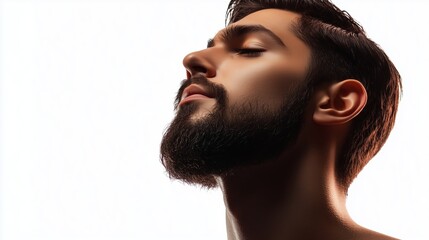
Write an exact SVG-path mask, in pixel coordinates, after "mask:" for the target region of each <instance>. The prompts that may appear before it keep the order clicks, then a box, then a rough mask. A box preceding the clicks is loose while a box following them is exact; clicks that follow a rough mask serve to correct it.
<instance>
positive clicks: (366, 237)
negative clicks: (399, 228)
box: [356, 228, 398, 240]
mask: <svg viewBox="0 0 429 240" xmlns="http://www.w3.org/2000/svg"><path fill="white" fill-rule="evenodd" d="M361 239H362V240H398V238H394V237H391V236H388V235H385V234H382V233H379V232H376V231H373V230H370V229H366V228H363V229H361V230H360V231H359V233H358V234H357V238H356V240H361Z"/></svg>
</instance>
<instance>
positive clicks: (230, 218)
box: [183, 9, 394, 240]
mask: <svg viewBox="0 0 429 240" xmlns="http://www.w3.org/2000/svg"><path fill="white" fill-rule="evenodd" d="M299 17H300V15H298V14H295V13H292V12H289V11H284V10H278V9H265V10H261V11H257V12H254V13H252V14H249V15H248V16H246V17H244V18H243V19H241V20H240V21H238V22H236V23H234V24H233V25H261V26H263V27H264V28H266V29H268V30H270V31H271V32H272V33H274V34H275V35H276V36H277V37H278V38H279V39H280V40H281V41H282V42H283V43H284V45H285V46H282V44H280V43H279V42H277V41H276V40H275V39H273V38H272V37H270V36H268V35H267V34H266V33H263V32H254V33H250V34H246V35H244V36H239V38H236V39H232V40H231V39H230V40H229V42H226V41H225V40H223V39H221V38H220V35H221V34H222V31H220V32H219V33H218V34H217V35H216V36H215V38H214V41H213V42H212V44H211V45H210V46H209V47H208V48H207V49H204V50H201V51H198V52H193V53H190V54H188V55H187V56H186V57H185V59H184V61H183V62H184V65H185V67H186V69H187V74H188V78H190V77H194V76H197V75H199V74H201V75H204V76H205V77H207V78H208V79H210V80H211V81H213V82H216V83H217V84H222V85H223V86H224V87H225V89H226V90H227V92H228V97H229V102H228V104H229V105H231V104H240V100H241V99H242V98H244V97H246V96H254V95H255V94H256V95H257V97H258V99H260V101H261V102H263V103H264V104H267V105H272V106H276V104H279V103H278V102H277V101H276V98H273V97H272V92H273V86H274V85H273V84H270V83H269V82H267V81H268V80H267V79H281V76H282V74H284V73H285V72H293V73H295V74H300V75H304V74H305V72H306V69H307V67H308V64H309V60H310V56H311V51H310V49H309V48H308V47H307V46H306V45H305V44H304V43H303V42H302V41H301V40H300V39H299V38H297V37H296V36H295V34H294V33H293V32H292V31H291V26H292V24H293V23H294V22H296V21H297V19H299ZM285 26H288V27H285ZM228 27H231V26H228ZM237 48H258V49H259V48H260V49H263V50H264V52H263V54H262V55H261V56H257V57H254V56H252V57H249V56H245V55H237V53H236V52H234V51H232V50H231V49H237ZM237 69H240V70H239V71H238V70H237ZM273 81H274V80H273ZM289 84H294V83H293V82H292V83H289ZM255 89H257V91H255ZM195 101H199V102H200V104H199V109H198V111H197V112H196V113H195V115H194V116H193V119H197V118H201V117H204V116H205V115H207V114H208V113H209V112H210V111H211V109H212V108H213V106H214V100H213V99H208V98H207V99H204V98H202V99H196V100H195ZM366 101H367V94H366V91H365V88H364V87H363V86H362V85H361V83H360V82H358V81H356V80H354V79H344V80H343V81H341V82H339V83H335V84H332V85H328V86H324V87H323V88H321V89H318V90H317V91H316V93H315V95H314V96H313V98H312V99H311V101H310V104H309V105H308V106H307V109H306V114H305V122H304V123H303V124H304V125H303V128H302V131H301V132H300V134H299V136H298V138H297V141H296V142H295V143H294V144H293V145H291V146H289V147H288V148H287V149H284V151H283V153H282V154H281V155H280V156H279V157H278V158H276V159H271V161H266V162H265V163H263V164H260V165H257V166H252V167H245V168H244V167H243V168H241V169H238V170H237V171H235V174H234V175H228V176H215V177H216V181H217V182H218V184H219V186H220V188H221V190H222V192H223V195H224V201H225V206H226V223H227V235H228V240H280V239H282V240H288V239H291V240H292V239H293V240H296V239H300V240H306V239H308V240H310V239H318V240H320V239H322V240H323V239H326V240H328V239H332V240H334V239H335V240H337V239H365V240H372V239H374V240H375V239H377V240H387V239H394V238H392V237H389V236H386V235H383V234H380V233H377V232H374V231H372V230H369V229H366V228H364V227H361V226H359V225H358V224H357V223H355V222H354V221H353V220H352V218H351V217H350V216H349V214H348V212H347V209H346V204H345V203H346V194H345V192H346V189H344V187H342V186H341V185H340V184H339V183H338V180H337V178H336V175H335V162H336V157H337V155H338V149H340V148H341V146H342V143H343V138H344V136H345V134H346V133H347V131H348V128H349V124H350V122H351V121H352V120H353V118H354V117H356V116H357V115H358V114H359V113H360V112H361V110H362V109H363V107H364V106H365V104H366Z"/></svg>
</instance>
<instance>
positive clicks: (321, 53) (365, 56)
mask: <svg viewBox="0 0 429 240" xmlns="http://www.w3.org/2000/svg"><path fill="white" fill-rule="evenodd" d="M267 8H276V9H283V10H288V11H292V12H295V13H298V14H300V15H301V17H300V19H299V21H298V22H297V23H296V24H295V25H294V27H293V28H294V29H293V30H294V31H295V33H296V35H297V36H298V37H299V38H300V39H301V40H302V41H303V42H305V43H306V44H307V45H308V46H309V47H310V49H311V58H312V59H311V63H310V66H309V72H308V78H307V79H308V81H309V86H311V88H312V89H310V90H309V91H313V90H314V89H315V88H317V87H318V86H320V85H321V84H325V83H331V82H338V81H341V80H345V79H357V80H358V81H360V82H361V83H362V84H363V85H364V86H365V89H366V91H367V94H368V101H367V104H366V106H365V108H364V109H363V110H362V112H361V113H360V114H359V115H358V116H357V117H356V118H355V119H354V120H353V122H352V125H351V129H350V131H349V133H348V136H347V139H346V141H345V143H344V146H343V148H342V152H341V153H340V155H339V157H338V159H337V163H336V175H337V178H338V180H339V183H340V184H341V185H342V186H343V187H344V189H345V190H347V189H348V187H349V186H350V184H351V182H352V181H353V179H354V178H355V177H356V176H357V174H358V173H359V172H360V171H361V170H362V168H363V167H364V166H365V165H366V164H367V163H368V162H369V160H370V159H371V158H372V157H373V156H374V155H375V154H376V153H377V152H378V151H379V150H380V148H381V147H382V146H383V144H384V143H385V141H386V139H387V137H388V136H389V134H390V131H391V130H392V128H393V125H394V122H395V116H396V112H397V108H398V102H399V97H400V95H401V91H402V84H401V77H400V75H399V72H398V71H397V69H396V68H395V66H394V65H393V63H392V62H391V61H390V60H389V58H388V57H387V55H386V54H385V53H384V51H383V50H381V49H380V47H379V46H378V45H377V44H376V43H374V42H373V41H371V40H370V39H368V38H367V36H366V34H365V31H364V29H363V28H362V27H361V26H360V25H359V24H358V23H356V21H355V20H354V19H353V18H352V17H351V16H350V15H349V14H348V13H347V12H345V11H342V10H340V9H339V8H338V7H336V6H335V5H334V4H333V3H331V2H330V1H328V0H231V2H230V3H229V5H228V9H227V12H226V19H227V20H228V19H229V22H228V23H229V24H230V23H234V22H236V21H238V20H240V19H242V18H243V17H245V16H247V15H248V14H250V13H253V12H256V11H258V10H262V9H267Z"/></svg>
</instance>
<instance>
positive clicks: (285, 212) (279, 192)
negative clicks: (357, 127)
mask: <svg viewBox="0 0 429 240" xmlns="http://www.w3.org/2000/svg"><path fill="white" fill-rule="evenodd" d="M325 144H326V143H325ZM299 145H301V146H303V145H302V144H299ZM304 146H307V147H306V149H305V151H304V150H302V149H301V150H300V149H293V150H288V151H287V152H286V153H284V154H282V156H281V157H279V158H278V159H274V160H272V161H267V162H266V163H264V164H260V165H257V166H250V167H246V168H241V169H237V170H236V171H234V172H233V173H230V174H228V175H226V176H219V177H217V181H218V183H219V186H220V187H221V189H222V192H223V195H224V201H225V206H226V221H227V231H228V240H253V239H255V240H258V239H265V240H276V239H283V240H285V239H328V238H331V237H338V239H339V238H341V237H342V236H347V235H346V232H347V231H350V229H351V228H353V227H355V226H356V225H355V224H354V222H353V221H352V220H351V218H350V217H349V215H348V213H347V210H346V207H345V198H346V196H345V193H344V191H343V190H342V188H341V187H340V186H339V185H338V184H337V181H336V178H335V167H334V165H335V164H334V163H335V156H336V151H335V146H329V147H328V148H325V149H327V150H323V149H319V148H318V146H320V145H315V146H314V147H308V145H304ZM309 149H310V151H309ZM311 149H313V151H312V150H311ZM333 234H335V235H333Z"/></svg>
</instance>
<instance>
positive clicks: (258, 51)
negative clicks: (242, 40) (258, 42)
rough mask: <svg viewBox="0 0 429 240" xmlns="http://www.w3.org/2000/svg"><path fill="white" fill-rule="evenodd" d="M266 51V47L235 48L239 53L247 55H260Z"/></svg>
mask: <svg viewBox="0 0 429 240" xmlns="http://www.w3.org/2000/svg"><path fill="white" fill-rule="evenodd" d="M265 51H266V50H265V49H261V48H239V49H236V50H235V52H237V54H238V55H245V56H247V57H259V56H261V55H262V53H263V52H265Z"/></svg>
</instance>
